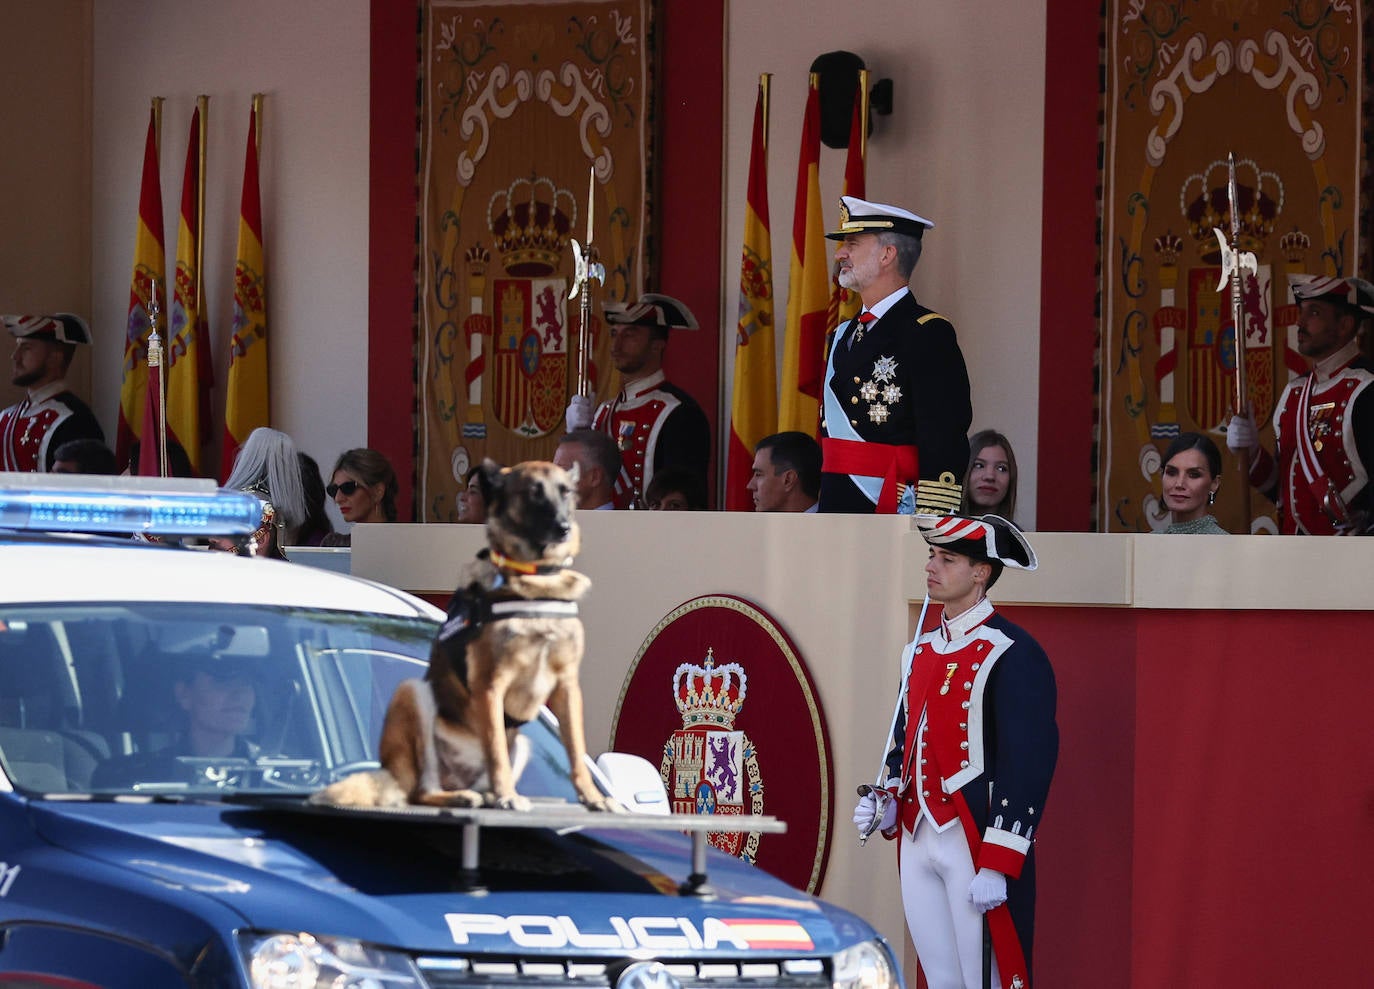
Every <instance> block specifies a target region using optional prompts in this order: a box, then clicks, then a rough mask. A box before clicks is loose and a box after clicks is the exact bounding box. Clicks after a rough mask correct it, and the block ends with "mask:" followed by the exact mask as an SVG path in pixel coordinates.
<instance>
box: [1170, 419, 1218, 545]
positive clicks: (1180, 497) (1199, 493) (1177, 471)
mask: <svg viewBox="0 0 1374 989" xmlns="http://www.w3.org/2000/svg"><path fill="white" fill-rule="evenodd" d="M1219 487H1221V452H1220V451H1219V450H1217V445H1216V444H1215V443H1213V442H1212V441H1211V440H1210V439H1208V438H1207V437H1206V436H1204V435H1202V434H1201V433H1182V434H1180V435H1179V436H1178V437H1177V438H1176V439H1175V440H1174V441H1173V442H1172V443H1170V444H1169V449H1168V450H1166V451H1165V452H1164V505H1165V507H1166V508H1168V509H1169V513H1170V516H1171V521H1170V523H1169V527H1168V528H1167V529H1165V530H1164V531H1165V532H1166V533H1168V534H1170V535H1179V534H1182V535H1209V536H1224V535H1227V532H1226V530H1225V529H1223V528H1222V527H1221V526H1220V525H1219V524H1218V523H1217V520H1216V519H1215V518H1213V517H1212V515H1211V513H1209V512H1208V508H1210V507H1211V506H1212V504H1213V503H1214V502H1215V501H1216V498H1217V488H1219Z"/></svg>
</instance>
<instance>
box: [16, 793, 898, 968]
mask: <svg viewBox="0 0 1374 989" xmlns="http://www.w3.org/2000/svg"><path fill="white" fill-rule="evenodd" d="M32 811H33V814H34V822H35V825H36V827H37V829H38V831H39V833H40V834H41V835H42V836H43V837H44V838H45V839H46V840H48V841H50V842H52V843H53V844H55V845H57V846H59V847H62V848H65V849H67V850H69V851H72V852H75V853H79V854H81V855H84V856H88V857H91V858H95V859H98V860H101V861H104V862H106V863H109V864H111V865H113V866H116V867H118V868H121V869H128V870H130V871H132V872H135V873H138V874H141V875H143V876H146V877H147V878H149V879H151V880H153V881H155V882H156V883H159V884H162V885H166V886H169V887H173V888H176V889H178V890H181V891H190V892H194V893H199V894H202V895H204V896H207V897H211V898H213V899H215V900H216V901H218V902H220V903H222V904H224V905H226V906H228V907H229V908H231V909H232V910H234V911H236V912H237V913H238V914H239V915H240V916H241V917H242V918H243V920H244V924H243V926H244V927H245V928H251V929H256V930H263V931H303V930H308V931H310V932H311V933H314V934H325V935H335V936H342V937H354V938H358V939H360V940H364V941H368V942H372V943H376V944H382V945H389V946H394V947H397V948H404V949H407V950H410V951H421V952H445V951H462V952H463V953H465V954H473V953H483V952H488V951H489V952H493V953H506V954H509V953H510V952H511V951H512V950H519V951H520V952H522V953H524V954H552V955H562V956H569V957H571V956H574V955H578V954H583V955H586V954H593V955H595V954H601V955H604V954H606V953H607V952H608V950H609V951H611V953H621V952H622V951H629V950H641V951H649V952H651V953H653V954H655V955H657V956H672V955H681V956H688V955H690V956H694V957H701V956H708V955H711V954H718V955H736V956H737V955H739V954H740V953H741V951H746V950H747V951H748V952H749V953H750V954H751V955H752V954H754V953H765V954H774V955H780V956H788V957H800V956H808V955H826V954H831V953H833V952H835V951H837V950H839V949H841V948H843V947H846V946H848V945H851V944H853V943H855V942H857V941H860V940H865V939H867V938H872V937H874V936H876V935H875V933H874V931H873V930H872V928H870V927H869V926H868V925H867V924H866V923H864V922H863V921H862V920H860V919H859V918H857V917H855V916H853V915H852V914H849V913H848V912H846V911H844V910H841V909H839V908H837V907H833V906H830V905H828V904H825V903H823V902H822V901H820V900H817V899H815V898H813V897H810V896H808V895H806V894H804V893H801V892H798V891H797V890H795V889H793V888H792V887H790V886H788V885H786V884H785V883H783V882H781V881H780V880H777V879H775V878H773V877H771V876H769V875H768V874H767V873H764V872H762V871H761V870H758V869H754V868H752V867H750V866H748V865H746V864H744V863H743V862H740V861H739V860H738V859H734V858H732V857H730V856H726V855H723V854H719V853H712V854H711V855H710V856H709V858H708V876H709V880H710V883H711V886H712V888H713V890H714V892H715V896H714V897H710V898H705V897H695V896H681V895H679V894H678V892H677V885H678V883H679V882H680V881H681V880H682V879H683V878H685V876H686V875H687V873H689V872H690V871H691V868H690V862H691V860H690V843H689V841H688V839H686V838H685V837H683V836H682V835H681V834H677V833H665V832H640V831H622V830H614V831H600V832H597V831H590V830H589V831H585V832H582V833H581V834H565V835H558V834H555V833H553V832H552V831H545V830H537V829H536V830H529V829H484V830H483V831H482V881H483V883H484V884H485V886H486V887H487V891H486V892H485V893H481V894H472V893H467V892H464V887H463V883H462V877H461V869H460V855H461V844H462V843H461V828H460V826H459V825H457V824H455V823H454V822H452V821H443V820H433V819H431V820H424V821H416V820H413V819H408V818H399V819H397V820H394V821H392V820H378V819H376V818H375V817H362V816H358V815H351V814H349V813H347V812H336V813H332V814H320V813H318V812H313V813H312V812H309V811H306V810H305V809H304V808H302V809H298V810H293V809H291V808H289V807H285V808H284V807H280V806H277V807H273V808H270V809H261V808H255V807H248V806H237V805H233V804H223V803H215V802H153V803H122V802H121V803H115V802H107V801H91V802H36V803H35V804H34V805H33V807H32ZM511 918H515V921H514V922H512V920H511Z"/></svg>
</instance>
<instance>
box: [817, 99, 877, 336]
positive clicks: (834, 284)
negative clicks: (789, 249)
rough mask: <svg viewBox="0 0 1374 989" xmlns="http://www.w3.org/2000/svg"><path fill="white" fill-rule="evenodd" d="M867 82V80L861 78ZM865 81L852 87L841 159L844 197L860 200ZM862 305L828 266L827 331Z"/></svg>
mask: <svg viewBox="0 0 1374 989" xmlns="http://www.w3.org/2000/svg"><path fill="white" fill-rule="evenodd" d="M864 83H866V80H864ZM864 83H861V84H860V85H859V87H858V88H857V89H855V90H854V113H853V115H852V116H851V117H850V120H849V147H848V150H847V151H846V153H845V159H844V191H843V192H841V195H843V196H857V197H858V198H859V199H867V198H868V196H867V194H866V193H865V192H864V186H865V185H867V182H866V181H865V179H864V169H865V161H864V148H865V144H864V132H863V128H864V121H863V120H862V115H863V109H864ZM862 308H863V299H861V298H860V297H859V293H858V292H852V291H850V290H849V289H847V288H845V287H844V286H842V285H841V284H840V282H839V277H838V275H837V273H836V271H835V268H834V266H833V265H832V266H831V269H830V307H829V309H828V310H827V311H826V319H825V328H826V330H827V332H828V331H830V330H832V329H834V328H835V327H837V326H843V325H844V324H845V323H848V322H849V321H850V320H851V319H853V318H854V317H855V316H857V315H858V314H859V310H860V309H862Z"/></svg>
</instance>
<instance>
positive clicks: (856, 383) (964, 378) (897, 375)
mask: <svg viewBox="0 0 1374 989" xmlns="http://www.w3.org/2000/svg"><path fill="white" fill-rule="evenodd" d="M857 322H858V321H857V318H856V319H855V320H851V321H850V322H849V323H848V324H846V325H845V326H843V327H842V328H840V330H839V332H835V333H833V334H832V340H831V345H830V352H831V359H830V366H831V367H832V368H833V374H830V375H829V377H828V379H827V381H826V383H825V386H824V391H825V392H827V393H829V395H830V396H833V398H834V399H835V400H837V401H838V403H839V406H840V408H841V409H843V410H844V412H845V413H846V414H847V418H848V422H847V423H835V422H830V421H827V420H828V418H829V417H828V416H827V413H826V409H825V407H824V399H825V396H824V395H823V396H822V410H821V416H822V422H821V437H822V445H824V442H825V438H826V437H838V438H842V439H853V438H854V436H853V434H857V438H858V439H861V440H863V441H866V442H872V443H884V444H891V445H904V446H915V447H916V451H917V458H918V464H917V467H918V473H919V477H920V480H921V481H922V482H925V481H930V482H940V481H941V479H942V478H943V479H944V480H945V482H946V483H947V484H953V485H956V486H957V485H959V484H960V483H961V482H962V479H963V475H964V470H965V468H966V467H967V466H968V430H969V425H970V424H971V423H972V421H973V409H972V404H971V400H970V398H969V380H968V369H967V368H966V367H965V365H964V355H963V353H962V352H961V351H960V350H959V341H958V340H957V339H956V337H955V334H954V327H953V326H952V325H950V322H949V320H947V319H945V318H944V317H943V316H941V315H939V314H938V313H935V312H934V311H933V310H930V309H927V308H926V307H925V306H922V305H920V304H919V303H917V301H916V297H915V296H914V295H912V294H911V292H910V291H909V290H908V291H907V293H906V294H905V295H903V296H902V297H901V298H900V299H898V300H897V302H896V303H895V304H894V305H893V306H892V308H890V309H889V310H888V311H887V312H885V313H884V314H883V315H882V317H881V318H880V319H878V320H876V321H875V322H873V323H871V324H870V325H869V326H868V327H866V329H865V331H864V333H863V336H862V337H861V339H860V340H859V341H858V342H857V343H855V344H854V345H853V346H850V342H849V341H850V340H851V339H852V338H853V335H854V330H855V328H856V325H857ZM822 469H823V471H824V473H823V474H822V475H821V494H820V511H822V512H863V513H872V512H873V511H874V502H873V500H872V499H870V498H869V497H868V496H866V495H865V494H864V492H863V491H862V490H860V488H859V486H858V485H857V484H856V483H855V482H854V480H853V479H852V478H851V477H850V476H849V474H848V473H842V472H837V471H834V470H832V463H826V464H825V465H824V467H823V468H822ZM945 494H946V499H947V498H948V496H949V490H948V489H945ZM952 495H953V499H954V500H953V503H952V504H949V503H947V501H945V502H938V501H930V500H923V499H922V497H921V491H920V489H919V488H918V491H917V498H916V503H917V506H918V508H926V509H931V510H936V511H939V512H948V511H953V510H956V509H957V508H958V502H959V499H958V490H957V487H956V489H955V490H954V491H953V493H952Z"/></svg>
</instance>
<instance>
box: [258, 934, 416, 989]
mask: <svg viewBox="0 0 1374 989" xmlns="http://www.w3.org/2000/svg"><path fill="white" fill-rule="evenodd" d="M242 946H243V951H244V954H245V955H246V958H247V962H248V971H249V975H250V982H251V984H252V986H253V989H393V987H397V986H412V987H415V989H421V987H423V986H424V984H425V983H424V981H423V980H422V979H421V978H420V974H419V972H418V971H416V969H415V966H414V965H413V964H412V963H411V961H410V959H409V958H407V957H406V956H405V955H402V954H398V953H397V952H394V951H384V950H382V949H381V948H375V947H371V946H369V945H365V944H363V943H362V942H361V941H354V940H352V939H351V938H333V937H315V936H314V935H311V934H305V933H301V934H254V935H250V936H247V937H245V938H244V940H243V942H242Z"/></svg>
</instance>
